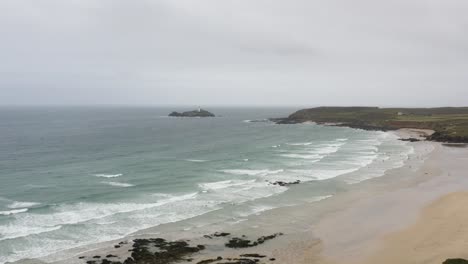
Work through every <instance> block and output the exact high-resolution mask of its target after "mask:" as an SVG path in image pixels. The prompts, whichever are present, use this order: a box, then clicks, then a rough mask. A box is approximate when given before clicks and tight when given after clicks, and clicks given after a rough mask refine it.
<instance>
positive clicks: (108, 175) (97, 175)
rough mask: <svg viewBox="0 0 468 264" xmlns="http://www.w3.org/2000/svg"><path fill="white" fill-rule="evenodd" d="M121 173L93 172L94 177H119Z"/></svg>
mask: <svg viewBox="0 0 468 264" xmlns="http://www.w3.org/2000/svg"><path fill="white" fill-rule="evenodd" d="M122 175H123V174H122V173H118V174H104V173H100V174H94V176H96V177H103V178H117V177H120V176H122Z"/></svg>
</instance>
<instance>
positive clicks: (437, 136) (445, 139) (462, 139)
mask: <svg viewBox="0 0 468 264" xmlns="http://www.w3.org/2000/svg"><path fill="white" fill-rule="evenodd" d="M269 120H270V121H271V122H274V123H276V124H279V125H292V124H302V123H306V122H314V123H316V124H319V125H325V126H337V127H349V128H354V129H362V130H367V131H383V132H388V131H395V130H398V129H402V128H409V127H406V126H386V125H382V126H380V125H373V124H367V123H364V122H355V123H346V122H339V123H337V122H317V121H314V120H302V119H295V118H290V117H284V118H270V119H269ZM415 129H431V128H430V127H415ZM425 140H428V141H434V142H441V143H468V137H466V136H456V135H448V134H445V133H442V132H440V131H435V132H434V133H433V134H432V135H428V136H426V137H425ZM404 141H410V140H404ZM418 141H419V140H418ZM412 142H415V141H412Z"/></svg>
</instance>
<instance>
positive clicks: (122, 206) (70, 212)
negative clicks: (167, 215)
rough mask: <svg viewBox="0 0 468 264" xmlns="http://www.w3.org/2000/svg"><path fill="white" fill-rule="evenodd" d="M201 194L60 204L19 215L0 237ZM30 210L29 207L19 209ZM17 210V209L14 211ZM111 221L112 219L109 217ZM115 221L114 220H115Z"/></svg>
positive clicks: (0, 229)
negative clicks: (47, 211)
mask: <svg viewBox="0 0 468 264" xmlns="http://www.w3.org/2000/svg"><path fill="white" fill-rule="evenodd" d="M196 196H197V193H196V192H195V193H189V194H184V195H178V196H169V197H167V198H164V199H161V200H158V201H156V202H154V203H141V204H140V203H113V204H103V203H77V204H70V205H60V206H56V207H54V208H53V210H54V212H53V213H50V214H19V215H17V216H16V219H15V221H13V222H11V223H10V224H9V225H0V234H1V237H0V240H4V239H11V238H17V237H24V236H29V235H33V234H40V233H44V232H49V231H53V230H57V229H59V228H60V226H64V225H72V224H78V223H84V222H89V221H95V220H101V219H106V218H108V217H110V216H114V215H117V214H122V213H128V212H134V213H135V212H138V211H141V210H147V209H151V208H158V207H160V206H165V205H168V204H171V203H174V202H181V201H187V200H191V199H194V198H195V197H196ZM18 210H24V212H25V211H27V209H18ZM12 211H14V210H12ZM106 221H109V220H106ZM112 221H113V220H112Z"/></svg>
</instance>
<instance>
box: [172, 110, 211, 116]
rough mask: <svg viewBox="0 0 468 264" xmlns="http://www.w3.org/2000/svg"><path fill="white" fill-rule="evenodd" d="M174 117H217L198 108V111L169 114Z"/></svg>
mask: <svg viewBox="0 0 468 264" xmlns="http://www.w3.org/2000/svg"><path fill="white" fill-rule="evenodd" d="M169 116H172V117H214V116H215V115H214V114H213V113H211V112H208V111H206V110H203V109H201V108H198V109H197V110H193V111H187V112H181V113H180V112H172V113H170V114H169Z"/></svg>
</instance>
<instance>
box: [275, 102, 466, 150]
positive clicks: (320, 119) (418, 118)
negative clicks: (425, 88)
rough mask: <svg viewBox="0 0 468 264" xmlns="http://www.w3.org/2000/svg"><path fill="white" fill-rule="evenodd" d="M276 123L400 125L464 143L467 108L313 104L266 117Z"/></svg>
mask: <svg viewBox="0 0 468 264" xmlns="http://www.w3.org/2000/svg"><path fill="white" fill-rule="evenodd" d="M270 120H271V121H273V122H276V123H277V124H297V123H304V122H315V123H317V124H324V125H333V126H345V127H351V128H360V129H365V130H382V131H387V130H396V129H400V128H417V129H430V130H433V131H435V132H434V133H433V134H432V135H431V136H429V137H428V138H427V139H428V140H433V141H440V142H451V143H468V107H439V108H379V107H316V108H309V109H302V110H299V111H297V112H295V113H293V114H291V115H290V116H288V117H285V118H272V119H270Z"/></svg>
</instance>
